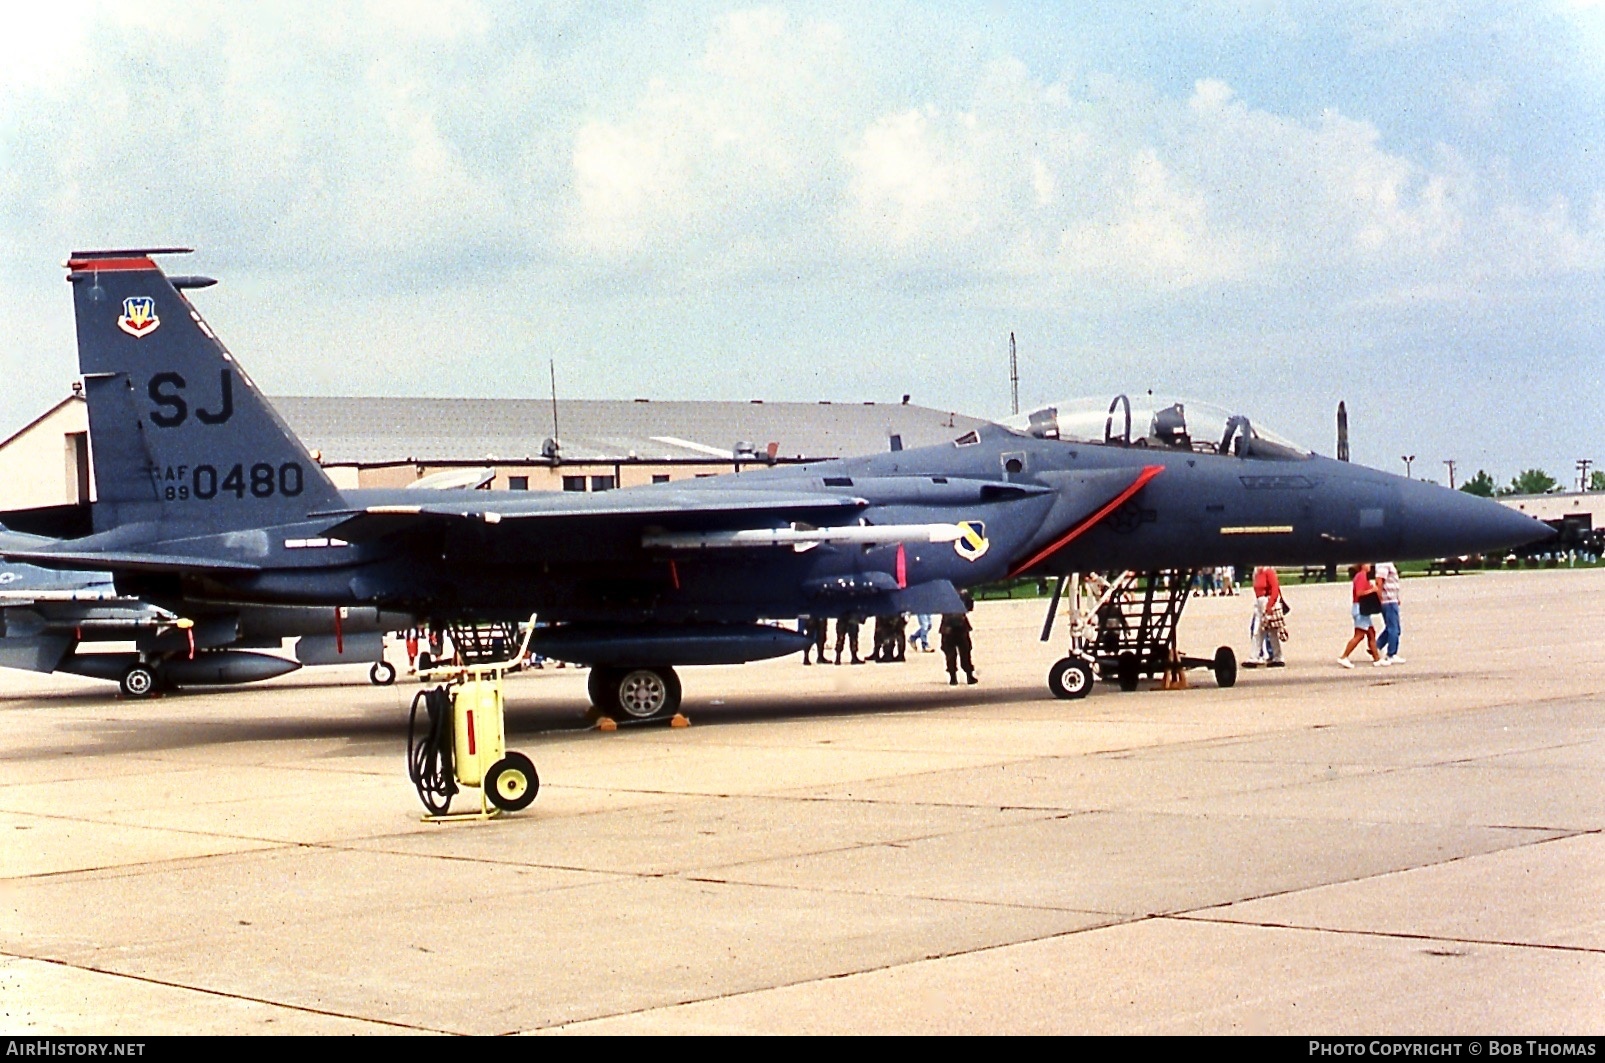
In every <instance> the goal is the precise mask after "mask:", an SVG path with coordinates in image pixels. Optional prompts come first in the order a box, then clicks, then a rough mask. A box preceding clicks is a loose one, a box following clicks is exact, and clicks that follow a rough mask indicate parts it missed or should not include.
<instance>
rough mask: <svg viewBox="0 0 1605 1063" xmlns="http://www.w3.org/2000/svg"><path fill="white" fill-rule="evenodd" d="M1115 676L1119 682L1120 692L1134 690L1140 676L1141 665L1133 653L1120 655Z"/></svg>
mask: <svg viewBox="0 0 1605 1063" xmlns="http://www.w3.org/2000/svg"><path fill="white" fill-rule="evenodd" d="M1115 674H1116V677H1117V678H1118V679H1119V680H1120V689H1121V690H1124V691H1126V692H1127V693H1130V692H1131V691H1133V690H1136V689H1137V679H1138V678H1139V677H1140V676H1141V675H1142V665H1141V664H1140V663H1139V662H1138V661H1137V655H1136V654H1135V653H1122V654H1121V655H1120V663H1119V665H1117V670H1116V673H1115Z"/></svg>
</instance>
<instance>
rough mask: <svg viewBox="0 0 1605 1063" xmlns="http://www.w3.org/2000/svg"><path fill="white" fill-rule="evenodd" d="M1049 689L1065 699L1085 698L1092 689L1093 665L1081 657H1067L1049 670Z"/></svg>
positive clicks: (1057, 696) (1055, 695)
mask: <svg viewBox="0 0 1605 1063" xmlns="http://www.w3.org/2000/svg"><path fill="white" fill-rule="evenodd" d="M1048 689H1049V690H1051V691H1053V696H1054V697H1056V698H1063V699H1065V700H1074V699H1076V698H1084V697H1086V696H1087V694H1088V693H1089V692H1090V691H1091V690H1092V665H1090V664H1088V663H1087V662H1086V661H1084V660H1082V659H1081V658H1080V657H1066V658H1064V659H1063V660H1061V661H1059V662H1058V663H1057V664H1055V665H1054V666H1053V667H1052V668H1051V669H1049V670H1048Z"/></svg>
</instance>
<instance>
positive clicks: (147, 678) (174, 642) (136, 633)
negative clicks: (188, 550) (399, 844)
mask: <svg viewBox="0 0 1605 1063" xmlns="http://www.w3.org/2000/svg"><path fill="white" fill-rule="evenodd" d="M52 542H53V540H51V539H48V538H44V537H41V536H33V535H23V534H20V533H17V532H14V531H10V530H8V529H6V528H4V527H3V526H0V547H3V546H11V547H15V548H18V549H39V548H41V547H49V546H50V545H51V544H52ZM169 605H170V607H163V606H161V605H157V604H154V603H152V602H147V601H142V600H140V599H138V598H132V597H128V596H126V595H124V594H122V593H121V592H119V591H118V590H117V587H116V584H115V582H114V580H113V577H112V574H111V573H110V572H86V571H80V570H65V571H55V570H52V569H46V568H39V567H36V566H34V565H25V564H19V563H12V562H0V668H19V669H25V670H28V671H34V672H65V673H68V674H70V675H81V676H87V677H89V678H93V679H109V680H112V681H113V682H116V683H119V684H121V686H122V691H123V693H124V694H125V695H127V696H129V697H144V696H146V695H149V694H153V693H155V692H156V691H158V690H161V689H173V688H177V687H181V686H219V685H229V684H234V683H250V682H255V681H257V680H261V679H271V678H273V677H274V676H279V675H284V674H286V673H288V672H293V671H295V670H296V669H298V668H300V667H301V666H302V665H324V664H363V663H371V665H372V667H371V668H370V669H369V672H368V677H369V679H370V680H371V681H372V682H373V683H375V684H380V685H384V684H388V683H392V682H394V681H395V678H396V669H395V666H394V665H391V664H390V663H388V662H387V661H385V660H384V659H383V650H384V633H385V632H387V631H393V630H397V629H399V628H403V627H410V626H411V625H412V622H413V621H412V618H411V617H409V616H406V615H404V614H399V613H389V612H381V611H379V610H377V609H372V608H337V609H327V608H313V607H308V606H275V605H222V604H201V603H169ZM287 638H294V639H295V640H296V642H295V647H294V654H295V657H294V659H293V660H292V659H290V658H287V657H283V656H280V655H278V654H274V653H259V652H254V651H255V650H259V649H275V650H276V649H279V648H280V647H281V645H282V644H283V641H284V640H285V639H287ZM109 643H132V644H133V648H132V649H107V648H105V646H106V644H109Z"/></svg>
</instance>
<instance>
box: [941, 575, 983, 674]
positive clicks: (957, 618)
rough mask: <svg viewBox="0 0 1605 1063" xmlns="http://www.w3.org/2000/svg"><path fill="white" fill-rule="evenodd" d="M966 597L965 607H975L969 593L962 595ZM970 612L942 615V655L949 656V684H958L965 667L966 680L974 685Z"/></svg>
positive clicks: (967, 608)
mask: <svg viewBox="0 0 1605 1063" xmlns="http://www.w3.org/2000/svg"><path fill="white" fill-rule="evenodd" d="M960 597H961V598H963V599H964V608H965V609H966V610H969V609H973V608H974V607H975V603H974V602H972V601H971V600H970V596H969V595H968V594H962V595H960ZM970 631H971V625H970V614H969V613H968V612H963V613H946V614H944V615H943V617H942V627H941V635H942V655H943V656H944V657H946V658H947V683H948V686H958V683H959V669H960V668H963V669H964V681H965V682H967V683H969V684H971V685H974V684H975V682H976V678H975V665H974V663H973V662H972V661H971V660H970Z"/></svg>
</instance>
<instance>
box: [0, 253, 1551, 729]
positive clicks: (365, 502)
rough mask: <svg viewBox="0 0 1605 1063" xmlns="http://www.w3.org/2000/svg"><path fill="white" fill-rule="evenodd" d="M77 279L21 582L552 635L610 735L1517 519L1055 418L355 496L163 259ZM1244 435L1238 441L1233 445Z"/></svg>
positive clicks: (1439, 547)
mask: <svg viewBox="0 0 1605 1063" xmlns="http://www.w3.org/2000/svg"><path fill="white" fill-rule="evenodd" d="M184 250H187V249H178V248H174V249H140V250H120V251H94V252H78V253H75V254H73V255H72V256H71V258H70V260H69V262H68V263H67V268H68V271H69V272H68V275H67V279H68V281H69V282H70V283H71V285H72V292H73V302H74V308H75V312H76V317H77V331H78V349H79V368H80V371H81V372H82V375H83V377H84V386H85V396H86V399H87V401H88V410H89V427H90V438H91V445H92V447H93V450H94V454H95V478H96V491H97V496H98V500H97V501H96V503H95V504H94V507H93V528H94V530H93V532H92V534H90V535H88V536H85V537H82V538H79V539H76V540H73V541H70V542H65V543H59V544H51V545H49V546H41V547H37V548H33V549H27V550H17V549H0V553H4V554H5V555H7V556H9V557H11V558H13V559H15V560H19V561H25V562H29V563H32V564H37V565H44V566H51V567H57V568H92V569H97V570H105V571H109V572H112V573H113V574H114V575H115V577H116V580H117V586H118V588H119V590H120V591H122V592H123V593H129V594H138V595H139V596H141V597H149V598H151V599H152V600H184V601H194V602H206V601H217V602H234V603H238V602H249V603H259V604H284V605H307V606H321V607H325V608H327V607H336V606H344V607H371V608H380V609H394V610H399V611H403V612H407V613H409V614H413V615H417V616H419V617H423V618H426V619H428V620H430V621H431V622H435V623H442V622H453V621H469V620H504V621H505V620H511V619H518V618H523V617H527V616H528V615H529V614H531V613H532V612H533V613H536V614H538V615H539V617H540V618H541V619H542V621H543V622H544V626H542V627H541V628H540V629H539V630H538V631H537V633H536V637H535V639H534V640H533V642H532V644H531V648H532V649H534V650H536V651H537V652H540V653H543V654H545V655H548V656H553V657H557V658H559V659H562V660H568V661H573V662H576V663H579V664H586V665H591V666H592V673H591V677H590V694H591V698H592V700H593V702H594V703H595V705H596V707H597V708H598V709H599V710H601V711H602V712H605V713H608V714H610V715H622V716H634V717H641V718H653V717H658V716H662V715H668V714H671V713H673V712H674V711H676V709H677V708H678V705H679V702H680V696H681V687H680V681H679V678H678V676H677V675H676V673H675V671H674V669H675V667H677V666H683V665H697V664H722V663H736V662H741V661H751V660H757V659H761V658H765V657H773V656H779V655H782V654H786V653H791V652H796V651H800V650H801V649H802V648H803V646H804V645H805V644H806V643H807V641H808V640H807V636H805V635H803V634H800V633H798V632H796V631H792V630H787V629H783V628H781V627H778V626H775V625H773V624H770V623H765V622H764V621H765V620H766V619H770V618H796V617H799V616H810V617H841V616H844V615H855V616H869V615H880V614H888V613H902V612H914V613H955V612H959V611H961V610H962V609H963V608H964V605H963V602H962V600H961V598H960V596H959V589H960V588H963V587H968V586H972V585H975V584H980V583H987V582H991V581H995V580H998V579H1001V578H1004V577H1007V576H1018V575H1026V576H1032V575H1044V576H1046V575H1055V574H1060V573H1066V572H1085V571H1091V570H1109V569H1113V570H1122V569H1132V568H1141V569H1161V568H1192V567H1197V566H1202V565H1221V564H1248V563H1268V564H1323V563H1328V562H1343V561H1351V560H1370V559H1373V558H1379V557H1392V558H1394V559H1401V560H1402V559H1407V558H1413V557H1415V558H1419V557H1438V556H1446V555H1451V554H1463V553H1472V552H1479V551H1485V550H1490V549H1502V548H1505V547H1508V546H1511V545H1514V544H1517V543H1521V542H1525V541H1530V540H1532V539H1534V538H1537V537H1539V536H1541V535H1546V534H1548V532H1549V529H1548V528H1547V527H1545V526H1543V525H1541V524H1539V523H1538V522H1536V521H1533V520H1531V519H1530V518H1527V517H1525V516H1523V515H1522V514H1519V513H1514V512H1512V511H1511V510H1509V509H1507V508H1505V507H1504V506H1501V505H1499V504H1497V503H1493V502H1488V501H1485V500H1481V499H1475V498H1472V497H1471V496H1469V495H1465V494H1462V493H1459V492H1452V491H1447V490H1444V489H1442V488H1438V487H1435V486H1433V485H1429V484H1424V483H1416V482H1411V481H1408V480H1404V479H1402V478H1400V477H1397V476H1392V475H1389V474H1386V473H1382V472H1378V471H1375V470H1371V469H1365V468H1362V467H1360V466H1356V465H1352V464H1346V463H1339V462H1335V461H1331V460H1329V459H1325V458H1321V457H1318V456H1316V455H1314V454H1311V453H1310V452H1308V451H1305V450H1303V449H1301V448H1298V447H1296V446H1293V445H1291V444H1289V443H1287V442H1285V441H1283V440H1280V439H1278V438H1276V437H1275V436H1273V435H1272V434H1271V433H1269V432H1268V431H1265V430H1262V429H1260V428H1258V427H1257V426H1255V425H1253V424H1251V423H1250V422H1249V421H1248V420H1247V419H1246V418H1244V417H1241V416H1236V417H1226V418H1224V419H1223V420H1222V421H1221V422H1220V423H1219V424H1216V425H1211V426H1210V428H1209V432H1210V434H1209V435H1207V436H1206V435H1205V433H1204V426H1203V423H1202V421H1201V420H1200V418H1199V415H1198V413H1197V412H1196V411H1192V410H1189V409H1188V408H1187V407H1186V406H1185V404H1180V403H1177V404H1174V405H1166V406H1161V407H1159V408H1158V409H1154V410H1151V411H1145V410H1139V409H1138V408H1137V407H1135V406H1134V405H1133V404H1132V403H1131V402H1130V401H1127V400H1123V399H1118V398H1117V399H1116V400H1114V401H1113V402H1112V403H1110V404H1109V406H1108V408H1107V409H1105V410H1104V411H1103V413H1102V414H1101V415H1100V414H1097V413H1096V411H1094V412H1093V413H1090V414H1089V413H1088V411H1087V408H1086V407H1084V406H1070V405H1061V406H1055V407H1050V408H1046V409H1043V410H1040V411H1037V412H1035V413H1033V414H1030V415H1028V416H1026V417H1024V418H1021V419H1020V420H1019V421H1017V422H1014V423H1009V424H998V425H990V426H987V427H984V428H981V429H979V430H975V431H969V432H965V433H964V434H963V435H961V436H959V437H958V438H956V439H954V440H953V441H951V442H950V443H946V444H943V445H940V446H934V447H925V448H919V449H911V450H901V451H892V452H888V453H883V454H878V455H873V456H867V457H858V458H851V459H843V460H836V461H829V462H822V463H818V464H813V465H807V466H792V467H777V468H770V469H764V470H759V471H743V472H739V473H732V474H727V475H723V476H717V477H710V478H705V479H698V480H693V481H683V482H681V483H670V484H654V485H651V486H642V487H631V488H625V489H621V490H615V491H610V492H607V493H605V494H565V493H558V492H551V493H536V494H531V493H529V492H486V491H474V492H462V491H439V492H431V491H426V490H413V491H403V490H394V491H373V490H340V489H338V488H336V487H335V486H334V484H333V483H332V482H330V480H329V479H328V477H327V476H326V475H325V474H324V472H323V470H322V469H321V468H320V467H319V466H318V464H317V463H316V461H314V460H313V459H312V457H311V456H310V455H309V453H308V451H307V449H306V447H305V446H303V445H302V443H301V441H300V440H298V439H297V438H296V437H295V436H294V435H293V434H292V433H291V432H290V430H289V429H288V428H287V427H286V426H285V424H284V422H283V421H282V420H281V419H280V418H279V416H278V415H277V414H276V413H275V411H274V410H273V408H272V406H271V404H269V403H268V402H267V400H266V399H265V398H264V397H263V396H262V395H261V394H260V392H259V391H258V390H257V388H256V386H255V385H254V384H253V383H252V381H251V378H250V377H249V376H248V375H247V374H246V372H245V370H244V369H243V368H242V367H241V366H240V364H239V363H238V362H237V361H236V360H235V358H234V356H233V355H232V354H230V353H229V351H228V350H227V349H226V348H225V347H224V346H223V344H222V342H221V341H220V340H219V339H218V338H217V337H216V335H214V333H213V332H212V330H211V328H210V327H209V326H208V325H207V324H206V323H205V321H204V320H203V319H202V317H201V315H200V313H199V312H198V311H197V310H196V309H195V307H194V305H193V304H192V303H191V301H190V299H189V298H188V297H187V296H186V295H185V294H184V293H185V291H186V290H189V289H193V288H198V287H204V286H206V285H209V284H212V283H214V282H213V281H211V280H210V279H209V278H203V277H185V276H172V277H169V276H167V275H166V274H165V273H164V272H163V271H162V270H161V269H160V268H159V267H158V266H157V264H156V262H155V260H154V258H153V256H157V255H162V254H171V253H180V252H182V251H184ZM1217 430H1218V433H1219V434H1218V435H1216V434H1215V433H1216V431H1217Z"/></svg>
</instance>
